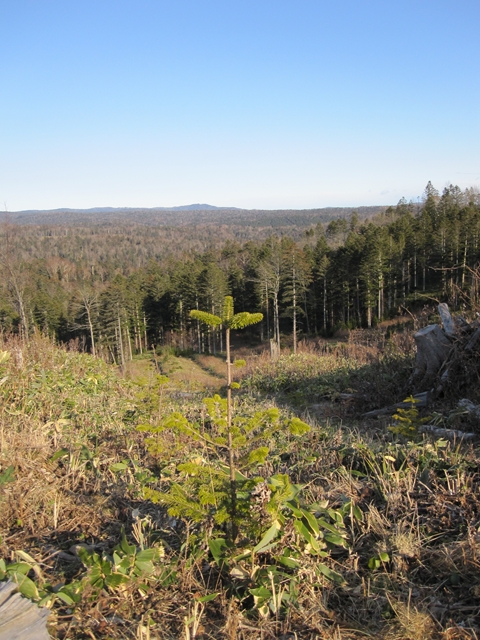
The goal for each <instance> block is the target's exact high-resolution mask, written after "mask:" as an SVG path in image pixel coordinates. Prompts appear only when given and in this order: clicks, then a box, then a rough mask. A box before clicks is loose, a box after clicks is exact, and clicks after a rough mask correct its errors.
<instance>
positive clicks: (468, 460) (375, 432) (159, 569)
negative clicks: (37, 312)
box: [0, 330, 480, 640]
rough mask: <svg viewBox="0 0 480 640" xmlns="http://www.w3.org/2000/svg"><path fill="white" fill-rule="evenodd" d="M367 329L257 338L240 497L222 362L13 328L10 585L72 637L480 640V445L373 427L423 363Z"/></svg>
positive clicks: (2, 374) (0, 527)
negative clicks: (340, 337)
mask: <svg viewBox="0 0 480 640" xmlns="http://www.w3.org/2000/svg"><path fill="white" fill-rule="evenodd" d="M366 335H367V334H362V336H363V337H362V336H360V334H358V336H357V339H355V340H351V341H350V342H345V343H342V344H333V343H327V342H324V341H323V342H315V343H314V342H312V343H309V344H303V345H302V344H300V345H299V353H298V354H296V355H290V354H287V353H285V354H282V355H281V356H280V358H279V360H277V361H276V362H271V360H270V357H269V354H268V356H267V355H266V354H263V355H262V354H260V355H258V354H257V355H253V352H252V354H250V352H249V351H248V350H247V349H242V350H238V353H236V354H235V355H236V356H238V357H239V358H244V359H245V360H246V365H245V366H243V367H242V368H236V369H235V371H236V373H235V376H234V377H235V380H236V381H238V382H241V385H240V388H239V389H238V390H237V391H234V398H233V409H232V416H231V427H230V428H231V434H232V436H233V437H232V443H231V446H232V447H233V454H234V455H233V459H234V467H235V477H234V480H235V485H234V486H235V496H234V498H232V493H231V487H232V485H231V477H230V469H229V443H228V433H227V431H226V429H227V426H228V422H227V414H226V411H227V408H226V400H225V399H224V398H225V396H226V393H225V389H224V388H222V385H224V382H222V376H224V375H225V369H226V367H225V364H224V361H223V362H222V360H221V359H220V358H213V357H211V358H210V359H208V358H205V359H204V360H203V361H202V360H200V359H199V356H197V355H196V356H192V357H191V359H190V358H189V357H188V354H183V357H182V358H179V357H177V356H176V354H175V353H173V352H172V351H170V352H168V351H160V352H159V353H157V354H156V355H155V357H153V355H152V353H149V354H143V356H141V357H137V358H136V359H134V360H133V362H132V363H131V364H132V366H131V368H130V369H129V370H127V372H126V374H125V375H123V376H120V374H119V373H118V371H117V369H116V368H114V367H113V366H112V365H107V364H105V363H104V362H103V361H101V360H99V359H96V358H93V357H92V356H91V355H87V354H81V353H78V352H75V351H68V350H65V349H62V348H59V347H57V346H55V345H54V344H52V342H51V341H49V340H48V339H47V338H44V337H40V336H39V335H36V336H34V337H31V338H30V340H29V342H28V343H27V342H24V341H21V340H20V339H19V338H15V337H5V338H3V341H2V344H1V345H0V385H1V386H0V392H1V396H2V406H1V418H0V492H1V493H0V514H1V518H0V535H1V540H0V558H1V559H0V580H3V579H7V578H10V579H12V580H14V581H16V582H18V583H19V585H20V589H21V591H22V593H23V594H24V595H25V596H27V597H28V598H31V599H32V600H34V601H37V602H39V603H40V604H41V605H42V606H47V607H49V608H50V609H51V611H52V613H51V616H50V623H49V625H50V626H49V630H50V633H51V634H52V636H53V637H56V638H64V639H66V638H68V639H74V638H75V639H77V638H78V639H79V638H132V639H133V638H136V639H147V638H159V639H172V640H173V639H176V638H185V639H187V638H188V639H190V638H230V639H232V640H233V639H234V638H240V639H242V638H245V639H250V638H251V639H256V638H258V639H261V638H265V639H267V638H282V639H285V640H286V639H293V638H302V639H312V640H313V639H314V638H327V639H329V638H330V639H332V640H333V639H338V640H346V639H355V640H357V639H358V640H360V639H361V638H384V639H385V640H387V639H396V638H398V639H400V638H406V639H408V638H410V639H412V640H426V639H433V638H441V639H444V640H447V639H448V640H453V639H457V638H476V637H477V635H475V634H476V632H477V629H478V624H479V620H478V601H479V600H478V597H479V595H480V572H479V560H478V553H479V549H480V532H479V526H480V502H479V491H478V489H479V477H478V462H479V456H478V452H477V450H476V449H475V447H474V445H472V444H468V445H464V444H462V443H460V442H447V441H445V440H441V439H440V440H439V439H437V440H429V439H428V438H427V437H426V436H421V435H418V434H417V432H416V425H417V422H418V423H419V422H420V416H419V415H417V412H416V410H415V409H413V410H412V411H411V412H410V413H409V418H408V420H409V423H408V426H409V431H408V433H409V434H410V435H409V436H408V438H404V437H402V436H401V435H399V434H395V433H393V432H392V431H391V430H389V428H388V427H389V423H388V421H383V422H382V421H375V422H373V421H370V422H365V421H362V420H360V419H359V418H358V416H359V415H360V414H361V413H362V412H363V411H364V410H368V409H369V408H370V407H371V406H381V405H382V404H391V403H392V402H395V401H397V400H402V399H403V398H402V395H401V394H402V393H403V391H404V389H406V387H407V381H408V377H409V375H410V373H411V367H412V340H411V336H410V335H408V334H406V333H404V334H398V335H396V336H395V335H394V336H393V337H392V338H390V339H387V338H386V337H385V335H384V334H382V332H381V331H380V330H378V331H377V332H376V333H373V332H372V333H370V334H368V335H369V336H370V337H369V339H368V340H365V339H364V336H366ZM195 358H196V360H195ZM185 363H190V364H189V365H188V366H186V364H185ZM238 364H242V363H241V362H239V363H238ZM202 366H203V369H202ZM207 369H208V371H207ZM196 372H200V374H201V375H197V374H196ZM223 379H224V378H223ZM205 383H208V386H210V389H202V387H204V385H205ZM215 385H216V388H212V386H215ZM234 386H236V385H232V387H234ZM454 418H455V416H453V418H452V419H454ZM459 419H461V418H459ZM232 499H233V500H234V501H235V504H234V505H232Z"/></svg>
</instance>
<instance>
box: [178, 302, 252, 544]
mask: <svg viewBox="0 0 480 640" xmlns="http://www.w3.org/2000/svg"><path fill="white" fill-rule="evenodd" d="M190 316H191V317H192V318H193V319H195V320H199V321H200V322H203V323H204V324H207V325H209V326H210V327H218V326H222V327H223V328H224V329H225V342H226V349H227V442H228V456H229V467H230V496H231V505H230V508H231V516H232V537H233V538H236V536H237V528H236V524H235V515H236V493H237V488H236V478H235V461H234V443H233V433H232V361H231V357H230V331H231V329H234V330H237V329H245V328H246V327H248V326H250V325H252V324H257V323H258V322H261V321H262V320H263V314H262V313H248V312H247V311H244V312H242V313H235V310H234V304H233V298H232V296H225V299H224V301H223V312H222V316H221V317H220V316H216V315H213V314H212V313H207V312H206V311H199V310H198V309H194V310H193V311H190Z"/></svg>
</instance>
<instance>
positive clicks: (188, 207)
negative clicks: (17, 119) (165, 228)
mask: <svg viewBox="0 0 480 640" xmlns="http://www.w3.org/2000/svg"><path fill="white" fill-rule="evenodd" d="M214 209H228V210H230V209H232V210H238V209H237V207H215V206H214V205H213V204H199V203H197V204H184V205H180V206H178V207H91V208H90V209H77V208H72V207H59V208H57V209H23V210H21V211H12V212H11V213H14V214H15V215H22V214H33V213H63V212H68V213H123V212H127V211H210V210H214Z"/></svg>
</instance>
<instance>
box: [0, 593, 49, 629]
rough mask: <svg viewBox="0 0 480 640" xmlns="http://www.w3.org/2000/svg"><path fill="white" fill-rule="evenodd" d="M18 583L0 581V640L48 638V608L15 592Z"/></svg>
mask: <svg viewBox="0 0 480 640" xmlns="http://www.w3.org/2000/svg"><path fill="white" fill-rule="evenodd" d="M17 589H18V585H16V584H15V583H13V582H0V640H50V634H49V633H48V631H47V626H46V625H47V618H48V616H49V614H50V611H49V610H48V609H41V608H40V607H38V606H37V605H36V604H35V603H34V602H31V601H30V600H27V599H26V598H24V597H23V596H21V595H20V594H19V593H17Z"/></svg>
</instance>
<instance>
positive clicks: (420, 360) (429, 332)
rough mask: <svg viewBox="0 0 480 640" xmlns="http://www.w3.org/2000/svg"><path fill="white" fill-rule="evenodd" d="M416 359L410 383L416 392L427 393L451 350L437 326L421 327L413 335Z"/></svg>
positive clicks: (445, 337)
mask: <svg viewBox="0 0 480 640" xmlns="http://www.w3.org/2000/svg"><path fill="white" fill-rule="evenodd" d="M414 338H415V343H416V345H417V357H416V360H415V371H414V372H413V376H412V382H413V383H414V385H415V389H417V390H418V391H428V389H430V387H431V385H432V383H433V381H434V380H435V378H436V377H437V375H438V372H439V371H440V368H441V366H442V365H443V363H444V362H445V360H446V359H447V357H448V354H449V353H450V349H451V348H452V343H451V342H450V340H449V339H448V338H447V336H446V335H445V333H444V332H443V331H442V329H441V328H440V327H439V325H438V324H430V325H428V326H427V327H423V329H420V331H417V333H416V334H415V335H414Z"/></svg>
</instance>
